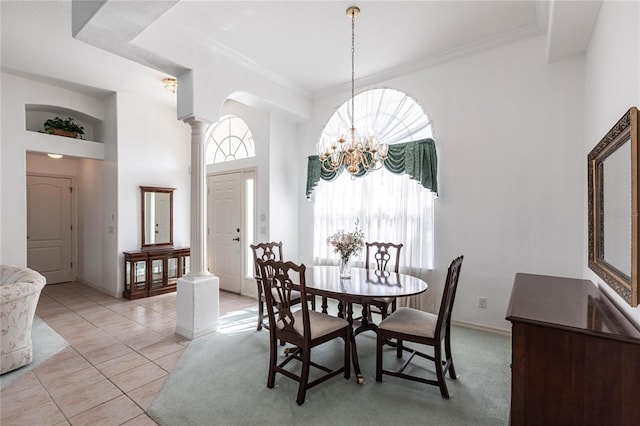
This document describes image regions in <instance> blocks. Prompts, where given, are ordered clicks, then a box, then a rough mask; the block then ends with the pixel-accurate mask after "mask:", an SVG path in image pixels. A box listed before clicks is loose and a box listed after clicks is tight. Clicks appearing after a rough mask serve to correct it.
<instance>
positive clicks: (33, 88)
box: [0, 72, 104, 266]
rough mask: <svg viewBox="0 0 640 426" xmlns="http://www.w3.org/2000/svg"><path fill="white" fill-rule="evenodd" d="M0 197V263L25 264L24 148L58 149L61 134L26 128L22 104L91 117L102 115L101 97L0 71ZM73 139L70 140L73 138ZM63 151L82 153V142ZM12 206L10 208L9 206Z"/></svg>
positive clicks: (75, 153) (44, 150)
mask: <svg viewBox="0 0 640 426" xmlns="http://www.w3.org/2000/svg"><path fill="white" fill-rule="evenodd" d="M0 79H1V80H0V84H1V85H2V99H1V105H2V110H1V116H0V117H1V120H2V125H1V126H0V127H1V128H2V130H1V141H2V144H1V150H2V168H1V169H2V170H1V184H0V189H1V198H2V206H3V212H2V223H1V226H0V240H1V245H2V251H1V253H2V262H3V264H14V265H19V266H26V262H27V246H26V236H27V231H26V171H27V170H26V150H27V149H29V148H32V147H30V146H29V145H28V143H29V142H32V141H34V140H37V143H38V145H39V146H40V147H41V148H42V151H43V152H46V150H47V147H53V149H52V150H51V151H52V152H60V151H59V150H58V149H55V148H57V147H59V145H60V141H61V140H62V141H64V139H66V138H61V137H57V136H51V135H41V134H38V133H33V132H28V131H27V130H26V124H25V123H26V118H25V105H26V104H39V105H52V106H58V107H61V108H66V109H70V110H75V111H84V112H86V113H87V114H88V115H90V116H92V117H96V118H97V119H103V117H104V104H103V102H102V100H100V99H97V98H94V97H91V96H87V95H83V94H80V93H76V92H72V91H69V90H65V89H60V88H58V87H53V86H49V85H46V84H43V83H39V82H35V81H31V80H27V79H24V78H21V77H16V76H14V75H11V74H7V73H4V72H3V73H1V74H0ZM72 142H73V141H72ZM70 145H72V146H71V147H70V148H69V149H68V150H66V151H65V154H71V155H77V156H80V157H81V156H83V155H84V150H83V148H82V146H81V145H79V144H78V143H77V141H76V143H73V144H71V143H70ZM8 206H11V208H8Z"/></svg>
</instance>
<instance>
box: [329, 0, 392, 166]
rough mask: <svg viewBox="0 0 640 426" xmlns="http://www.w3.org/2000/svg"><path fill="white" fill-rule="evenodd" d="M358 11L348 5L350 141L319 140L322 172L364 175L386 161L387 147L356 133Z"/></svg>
mask: <svg viewBox="0 0 640 426" xmlns="http://www.w3.org/2000/svg"><path fill="white" fill-rule="evenodd" d="M359 14H360V8H358V7H356V6H351V7H349V8H348V9H347V16H348V17H350V18H351V117H350V118H351V129H350V131H349V139H348V140H347V136H346V135H345V132H343V131H342V132H340V135H338V136H336V137H333V138H324V137H323V138H322V139H321V141H320V143H319V144H318V155H319V156H320V163H321V164H322V168H323V170H325V171H327V172H337V171H339V170H341V169H342V168H346V169H347V171H348V172H349V173H350V174H351V175H352V176H356V175H358V174H360V173H367V172H369V171H372V170H377V169H379V168H380V167H382V164H383V163H384V161H385V160H386V158H387V153H388V149H389V145H387V144H384V143H378V141H377V139H376V137H375V135H373V134H371V135H369V136H367V137H365V136H363V135H362V134H359V133H358V132H357V131H356V127H355V124H354V109H355V108H354V98H355V25H356V16H358V15H359Z"/></svg>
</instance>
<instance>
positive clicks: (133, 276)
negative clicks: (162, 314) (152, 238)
mask: <svg viewBox="0 0 640 426" xmlns="http://www.w3.org/2000/svg"><path fill="white" fill-rule="evenodd" d="M190 260H191V258H190V250H189V247H169V248H156V249H149V250H136V251H125V252H124V293H123V294H122V295H123V296H124V297H126V298H127V299H138V298H141V297H149V296H155V295H158V294H163V293H169V292H172V291H176V285H177V282H178V278H180V277H181V276H183V275H184V274H187V273H188V272H189V268H190Z"/></svg>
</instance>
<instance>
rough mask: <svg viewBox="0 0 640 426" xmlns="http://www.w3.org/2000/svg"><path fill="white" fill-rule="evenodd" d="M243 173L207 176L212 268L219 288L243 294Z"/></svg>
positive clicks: (209, 253)
mask: <svg viewBox="0 0 640 426" xmlns="http://www.w3.org/2000/svg"><path fill="white" fill-rule="evenodd" d="M241 184H242V173H240V172H237V173H228V174H224V175H214V176H210V177H209V178H208V187H209V196H208V206H207V207H208V211H209V214H208V216H209V218H208V219H209V222H208V223H209V224H208V230H209V237H208V239H209V242H208V243H209V244H208V246H209V250H208V265H209V271H210V272H212V273H214V274H215V275H216V276H218V278H219V279H220V289H221V290H226V291H230V292H233V293H237V294H240V293H241V290H242V270H241V265H242V254H241V252H240V248H241V246H242V245H241V241H240V227H241V224H242V198H241V192H242V191H241V189H242V188H241Z"/></svg>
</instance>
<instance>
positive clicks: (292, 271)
mask: <svg viewBox="0 0 640 426" xmlns="http://www.w3.org/2000/svg"><path fill="white" fill-rule="evenodd" d="M258 265H259V266H260V276H261V277H262V278H261V283H262V286H263V294H264V295H265V296H266V305H267V312H268V315H269V354H270V355H269V374H268V378H267V387H268V388H270V389H271V388H273V387H274V385H275V378H276V373H280V374H282V375H284V376H287V377H289V378H290V379H293V380H295V381H297V382H298V383H299V386H298V395H297V398H296V402H297V403H298V405H302V404H303V403H304V400H305V395H306V393H307V390H308V389H310V388H312V387H314V386H316V385H318V384H320V383H322V382H324V381H325V380H327V379H330V378H331V377H334V376H336V375H338V374H340V373H344V378H345V379H348V378H349V377H350V375H351V359H350V353H351V346H350V345H351V325H350V324H349V322H348V321H347V320H345V319H344V318H338V317H334V316H331V315H327V314H323V313H320V312H316V311H314V310H312V309H309V301H308V300H307V293H306V284H305V271H306V267H305V266H304V264H302V265H296V264H295V263H293V262H279V261H275V260H267V261H262V260H260V259H259V260H258ZM293 280H295V281H297V283H295V282H294V281H293ZM298 290H299V294H300V297H301V302H302V303H301V305H302V308H301V309H298V310H296V311H295V312H294V311H292V309H291V306H292V296H293V294H294V292H298ZM275 297H278V300H279V308H278V310H277V311H276V309H275V305H276V303H275V300H274V298H275ZM336 338H342V339H343V341H344V354H343V365H342V366H340V367H337V368H334V369H331V368H328V367H326V366H324V365H321V364H318V363H316V362H313V361H311V349H312V348H314V347H316V346H318V345H321V344H323V343H326V342H328V341H330V340H333V339H336ZM278 341H280V342H283V341H284V342H287V343H290V344H292V345H294V346H295V348H294V349H293V350H289V351H288V352H287V353H286V356H285V358H284V360H283V361H281V362H280V363H278V353H277V352H278V348H279V346H278ZM293 359H296V360H298V361H301V362H302V366H301V372H300V374H299V375H298V374H295V373H294V372H292V371H291V369H285V366H286V365H287V364H288V363H289V362H290V361H291V360H293ZM311 367H315V368H317V369H320V370H322V371H324V374H323V375H321V376H320V377H318V378H316V379H314V380H312V381H311V382H310V381H309V373H310V369H311Z"/></svg>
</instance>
